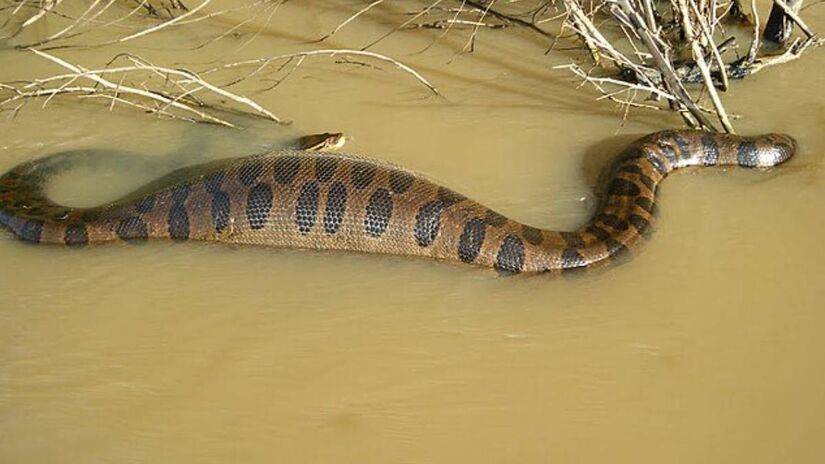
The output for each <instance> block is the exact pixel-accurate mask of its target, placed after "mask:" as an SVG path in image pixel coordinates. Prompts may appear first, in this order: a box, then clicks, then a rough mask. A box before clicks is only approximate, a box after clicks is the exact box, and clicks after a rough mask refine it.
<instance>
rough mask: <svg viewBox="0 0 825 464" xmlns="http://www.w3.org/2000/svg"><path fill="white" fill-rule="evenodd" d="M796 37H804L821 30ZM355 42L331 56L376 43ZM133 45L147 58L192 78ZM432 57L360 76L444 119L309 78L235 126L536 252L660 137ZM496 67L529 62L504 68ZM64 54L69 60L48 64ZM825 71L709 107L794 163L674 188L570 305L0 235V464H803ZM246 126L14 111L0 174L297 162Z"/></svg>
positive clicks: (539, 61) (470, 278)
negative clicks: (337, 135) (619, 155)
mask: <svg viewBox="0 0 825 464" xmlns="http://www.w3.org/2000/svg"><path fill="white" fill-rule="evenodd" d="M319 5H320V6H323V7H325V8H326V7H328V6H329V5H328V4H327V3H325V2H301V5H300V6H299V5H297V4H293V2H289V3H287V4H285V5H284V6H283V9H282V10H280V11H279V12H278V14H277V15H276V16H274V17H273V20H272V23H271V24H270V25H269V26H268V27H267V28H266V29H265V31H264V33H263V34H262V35H261V38H260V39H257V40H255V41H253V42H251V43H250V44H249V45H247V46H246V47H245V48H244V50H243V53H247V54H250V55H255V54H259V55H265V54H271V53H272V51H273V50H276V49H277V50H280V48H279V47H281V48H284V49H294V48H295V47H301V46H306V45H305V44H301V43H298V42H306V41H308V40H311V39H315V38H317V37H319V36H321V35H323V33H325V32H328V31H329V30H330V28H331V27H334V26H335V25H336V24H338V22H340V20H341V19H342V15H343V14H344V13H335V12H334V11H333V12H330V10H328V9H320V6H319ZM315 8H319V9H315ZM817 15H818V16H817ZM807 18H808V20H809V22H810V23H811V26H812V27H814V28H815V29H816V28H819V29H823V28H825V16H823V15H822V13H821V12H816V11H814V9H811V14H810V16H808V17H807ZM295 24H302V25H306V26H305V27H306V28H307V29H298V28H296V27H294V25H295ZM365 24H366V25H365V27H363V28H354V29H345V30H342V31H341V33H340V35H336V37H335V39H334V40H333V41H332V43H331V44H329V45H330V46H357V45H358V44H361V43H363V42H365V41H366V40H371V39H372V38H374V37H375V36H376V34H377V31H383V32H385V28H384V27H383V26H382V25H381V24H380V23H378V22H376V23H375V24H373V23H371V22H369V21H365ZM210 27H217V26H216V25H212V26H210ZM358 34H363V36H359V35H358ZM394 37H395V36H394ZM196 39H197V38H194V39H192V40H196ZM153 40H156V42H152V40H150V39H147V40H146V42H145V43H144V44H145V45H146V46H147V49H145V50H142V52H141V53H143V54H145V55H147V57H149V56H151V57H153V58H155V59H158V58H161V57H164V56H166V55H164V53H167V54H168V56H166V58H168V59H170V60H179V61H187V62H206V61H209V59H210V58H209V55H208V53H209V52H208V51H203V52H202V53H203V54H199V53H196V52H186V53H183V52H174V51H173V52H162V51H160V47H163V46H164V40H165V39H164V36H162V35H158V36H157V39H153ZM428 43H429V39H427V38H426V37H425V36H422V33H421V32H414V33H413V32H410V33H407V32H404V33H399V34H398V36H397V37H395V38H393V39H391V40H387V41H385V42H383V43H382V44H381V45H380V46H379V47H378V49H379V50H380V51H381V52H383V53H388V54H391V55H393V56H396V57H398V58H401V59H403V60H404V61H405V62H407V63H409V64H412V65H414V66H416V68H417V69H419V70H421V71H422V72H424V73H425V74H426V75H427V76H428V77H429V78H430V79H431V80H432V81H433V82H434V83H435V84H436V85H437V86H438V87H439V89H440V90H441V92H442V93H443V94H444V98H434V97H430V96H428V93H427V92H426V90H424V89H422V88H421V87H420V86H418V85H417V84H416V83H414V82H409V81H407V80H405V79H404V78H399V77H398V75H396V74H394V73H393V71H392V69H390V68H387V69H384V70H381V71H376V70H371V69H364V68H363V67H361V66H355V65H351V64H337V65H336V64H333V63H331V62H327V63H320V62H319V63H316V64H314V65H312V66H309V67H307V68H306V69H305V70H303V71H300V72H298V75H296V76H293V78H291V79H289V80H287V81H285V82H284V83H282V84H281V85H280V86H279V87H278V88H277V89H276V90H274V91H273V92H270V93H266V94H262V95H257V96H256V98H258V99H259V100H260V101H262V102H263V103H264V104H265V105H266V106H267V107H268V108H272V109H277V112H278V113H279V114H283V115H287V116H288V118H289V119H292V120H294V121H296V123H295V125H296V126H297V127H299V128H300V129H301V130H302V131H306V132H323V131H333V130H340V131H344V132H346V133H347V134H349V135H351V137H352V138H353V139H354V141H353V142H352V143H351V145H350V146H349V147H348V149H349V150H352V151H356V152H363V153H365V154H368V155H370V156H373V157H377V158H382V159H387V160H390V161H392V162H395V163H398V164H401V165H404V166H408V167H411V168H413V169H415V170H418V171H421V172H424V173H427V174H429V175H430V176H432V177H434V178H435V179H438V180H439V181H441V182H443V183H445V184H446V185H449V186H451V187H453V188H456V189H457V190H460V191H462V192H464V193H466V194H467V195H468V196H471V197H473V198H475V199H477V200H479V201H481V202H483V203H485V204H488V205H490V206H491V207H494V208H495V209H498V210H500V211H503V212H505V213H508V214H509V215H510V216H512V217H514V218H516V219H519V220H523V221H525V222H529V223H532V224H535V225H537V226H542V227H552V228H559V229H570V228H574V227H576V226H577V225H579V224H580V223H581V222H583V221H585V220H586V218H587V214H588V213H589V211H590V210H591V208H592V207H593V204H594V197H593V194H592V192H591V190H590V187H589V186H590V185H591V184H592V182H593V181H594V179H593V173H594V172H596V171H597V170H598V169H597V168H598V166H599V165H601V164H603V163H604V160H606V159H607V158H609V154H610V153H614V152H615V151H616V150H617V148H618V147H619V146H621V145H623V144H624V143H625V141H626V139H627V138H628V137H631V136H634V135H638V134H641V133H646V132H651V131H654V130H659V129H662V128H665V127H670V126H674V125H677V124H678V123H679V121H678V119H677V118H676V117H674V116H665V115H661V114H655V115H646V114H643V113H640V114H639V115H638V117H635V116H634V115H633V114H631V118H630V120H628V121H627V122H626V123H624V124H622V123H621V122H620V119H619V116H620V114H617V113H615V112H613V110H612V108H610V107H609V106H606V105H604V103H594V102H593V101H592V98H593V95H592V94H589V93H587V92H586V91H583V90H578V91H574V90H571V89H572V86H571V84H570V82H569V81H568V80H567V76H564V75H562V74H559V73H558V72H555V71H552V70H550V69H549V65H551V64H555V62H554V61H553V60H559V62H561V61H563V60H565V59H567V58H565V57H553V56H547V57H545V56H543V55H542V53H543V49H544V45H543V44H541V43H536V41H534V40H533V39H532V38H527V37H520V36H519V35H518V34H515V35H508V34H495V33H490V34H482V36H480V38H479V43H477V44H476V52H475V53H474V54H472V55H463V56H460V57H457V58H455V59H452V61H449V63H447V61H448V60H450V59H451V58H453V57H454V47H453V46H452V45H455V44H450V42H449V40H448V41H447V42H445V43H442V44H439V45H436V46H434V47H433V48H431V49H430V51H429V52H428V53H424V54H413V53H414V52H415V51H417V50H420V48H421V47H422V44H423V45H426V44H428ZM459 46H460V45H459ZM151 47H155V48H151ZM515 50H519V55H527V56H529V57H535V58H525V59H519V60H517V62H514V60H513V54H514V51H515ZM525 50H526V51H529V53H528V52H525ZM4 53H7V52H4ZM72 53H77V56H81V55H82V56H83V59H89V54H88V52H86V53H84V54H81V53H79V52H68V51H67V52H65V54H64V55H61V56H68V57H71V56H73V55H72ZM9 57H10V58H13V59H14V60H16V61H15V63H19V67H16V68H15V69H14V70H11V69H4V70H0V74H2V73H17V72H20V69H23V67H24V66H32V63H33V61H31V60H27V59H24V58H23V55H20V54H9ZM106 58H107V57H103V58H102V59H104V60H105V59H106ZM821 65H825V56H823V55H822V54H821V53H819V54H816V53H812V54H811V55H809V56H806V57H805V58H803V59H802V60H800V61H799V62H797V63H794V64H792V65H787V66H783V67H778V68H776V69H775V70H770V71H766V72H764V73H762V74H760V75H758V76H757V77H756V78H754V79H752V80H748V81H745V82H743V83H741V84H737V86H736V87H734V90H733V94H732V95H730V96H729V97H728V102H729V105H730V108H731V110H732V111H735V112H737V113H741V114H743V115H745V116H746V117H747V119H746V120H743V121H740V122H739V125H738V127H739V129H740V130H741V132H743V133H755V132H763V131H787V132H790V133H792V134H793V135H795V136H796V137H797V138H798V139H799V142H800V146H801V147H802V149H801V151H800V152H799V154H798V156H797V158H796V159H795V160H794V161H792V162H791V163H790V164H789V165H787V166H786V167H784V168H782V169H777V170H775V171H772V172H769V173H757V172H743V171H741V170H735V169H733V170H729V171H727V172H724V171H721V170H697V171H689V172H687V173H679V174H677V175H674V176H673V178H672V179H668V180H667V181H666V182H665V184H664V185H663V187H662V189H661V203H660V206H661V215H660V221H659V222H658V224H657V230H656V232H655V234H654V236H653V238H652V240H650V241H649V242H648V243H646V244H644V247H643V248H642V249H641V250H639V252H638V253H637V254H635V256H634V258H633V260H631V261H630V262H628V263H626V264H623V265H621V266H619V267H614V268H610V269H607V270H604V271H602V272H598V273H595V274H590V275H587V276H579V277H575V278H552V277H541V276H540V277H535V278H518V277H517V278H502V277H499V276H497V275H496V274H495V273H493V272H485V271H480V270H477V269H474V268H469V267H461V266H454V265H447V264H439V263H433V262H430V261H427V260H414V259H413V260H411V259H404V258H393V257H390V258H388V257H372V256H363V255H352V254H341V253H315V252H301V251H274V250H265V249H242V248H231V247H224V246H216V245H204V244H185V245H173V244H167V243H155V244H147V245H144V246H126V245H123V246H121V245H113V246H104V247H98V248H91V249H86V250H82V251H78V250H63V249H57V248H47V247H34V246H27V245H23V244H21V243H18V242H15V241H12V240H11V239H9V238H8V235H4V236H3V238H2V240H0V302H2V305H1V306H0V321H1V322H0V346H2V349H0V436H1V437H3V439H2V440H0V456H2V457H3V459H2V461H4V462H6V461H7V462H49V461H55V460H61V461H68V462H123V461H138V462H146V461H161V462H193V461H197V462H228V461H230V462H231V461H246V462H264V461H267V462H271V461H272V460H273V458H280V459H278V460H283V461H291V462H354V461H358V462H548V461H561V462H675V461H678V462H726V463H727V462H766V463H768V462H779V461H782V462H818V461H819V460H821V459H822V450H821V446H820V444H819V431H820V430H821V429H822V428H823V426H825V423H823V417H825V414H824V413H825V398H823V391H825V388H824V387H825V377H823V374H822V373H821V372H822V370H821V369H820V368H819V360H820V359H821V358H822V357H823V355H825V346H823V344H822V342H821V336H820V332H821V328H822V327H823V324H824V323H825V316H823V313H822V311H821V307H822V303H821V299H822V297H823V292H822V289H821V285H820V282H819V281H820V276H821V275H823V271H825V251H824V250H823V248H822V247H821V246H819V243H820V241H821V240H820V238H821V230H822V229H823V228H824V227H825V213H824V212H823V210H822V208H821V206H820V199H821V197H822V195H823V194H825V178H823V175H822V173H823V162H822V156H821V153H822V152H823V148H825V144H824V143H823V139H822V136H821V131H820V129H819V128H820V127H821V124H819V123H821V122H822V121H823V120H825V109H824V108H825V105H823V103H825V97H823V96H822V95H820V94H813V95H812V94H810V89H817V88H821V87H822V84H823V83H825V82H823V77H822V76H819V75H812V73H810V72H809V71H810V69H816V68H817V66H821ZM38 69H40V68H38ZM0 79H3V80H5V79H6V77H4V76H3V75H0ZM798 82H804V85H797V83H798ZM780 91H781V92H782V98H781V99H780V98H777V95H776V92H780ZM800 101H805V102H806V103H805V104H804V105H801V106H800V105H798V104H795V103H792V102H800ZM596 105H599V106H598V107H599V108H603V109H602V110H600V111H599V112H595V113H594V111H593V108H594V107H596ZM66 121H71V124H66ZM245 126H246V127H248V129H246V130H243V131H240V130H229V129H222V128H218V127H213V126H194V125H189V124H184V123H177V122H170V121H160V120H157V119H153V118H152V117H150V116H146V115H142V114H138V113H134V112H130V111H127V110H125V109H124V110H121V111H117V110H116V111H114V112H112V113H107V112H103V111H100V108H99V107H95V106H93V105H92V106H89V105H87V104H84V105H75V104H68V103H64V104H61V105H54V106H52V107H50V108H48V109H47V110H45V111H44V110H41V109H39V107H36V106H35V105H30V106H28V107H26V108H24V110H23V111H22V112H21V113H20V114H19V115H18V117H17V118H16V119H14V120H13V121H5V122H3V123H0V140H2V143H1V144H0V146H2V148H3V150H2V151H0V155H2V156H0V170H3V171H4V170H6V169H8V168H10V167H11V166H13V165H15V164H17V163H18V162H20V161H22V160H26V159H30V158H32V157H35V156H41V155H45V154H49V153H53V152H57V151H62V150H73V149H83V148H95V149H101V150H110V151H119V152H122V151H131V152H138V153H142V154H146V155H151V156H156V157H157V159H158V160H162V162H164V163H165V162H173V161H174V162H182V163H189V162H197V161H200V160H205V159H210V158H216V157H225V156H239V155H244V154H251V153H255V152H259V151H262V150H265V149H266V148H267V147H269V146H271V145H275V146H278V145H279V144H283V143H285V141H288V140H290V139H291V138H292V137H294V136H295V135H296V134H299V133H301V131H299V129H297V128H292V127H283V126H276V125H273V124H270V123H264V122H260V121H255V120H250V121H248V122H247V123H246V124H245ZM617 132H618V134H617ZM631 138H632V137H631ZM170 160H172V161H170ZM124 171H127V172H124ZM139 176H149V174H146V173H142V172H139V171H136V170H132V169H129V170H111V169H107V170H105V171H101V170H97V169H88V170H85V171H76V172H74V173H70V174H67V175H66V176H64V178H62V179H59V180H58V182H56V183H55V184H54V185H53V186H52V194H53V195H54V196H55V197H56V198H58V199H69V200H71V201H76V202H80V203H83V202H95V201H99V200H100V199H102V198H105V197H106V196H115V195H116V194H117V193H118V192H119V190H118V189H126V190H128V189H129V188H126V187H124V185H125V183H126V182H132V183H134V184H135V185H137V184H140V183H141V182H142V180H141V179H142V178H139Z"/></svg>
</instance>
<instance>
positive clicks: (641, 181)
mask: <svg viewBox="0 0 825 464" xmlns="http://www.w3.org/2000/svg"><path fill="white" fill-rule="evenodd" d="M795 148H796V143H795V142H794V140H793V139H792V138H791V137H788V136H786V135H780V134H768V135H761V136H756V137H741V136H735V135H724V134H710V133H706V132H700V131H692V130H672V131H664V132H658V133H654V134H650V135H648V136H645V137H643V138H641V139H639V140H637V141H636V142H634V143H632V144H631V145H630V146H629V147H628V148H627V149H626V150H625V151H624V152H622V154H621V155H620V156H619V157H618V158H617V159H616V161H615V162H614V163H613V164H612V166H611V168H610V171H609V174H610V176H609V177H608V182H607V184H606V188H605V189H604V196H603V198H602V199H601V205H600V207H599V208H598V210H597V211H596V213H595V215H594V216H593V218H592V219H591V221H590V222H589V223H587V224H586V225H585V226H583V227H582V228H580V229H578V230H576V231H572V232H556V231H550V230H540V229H536V228H533V227H530V226H528V225H526V224H522V223H519V222H517V221H514V220H511V219H508V218H506V217H504V216H502V215H501V214H499V213H497V212H495V211H493V210H491V209H489V208H487V207H485V206H483V205H481V204H479V203H477V202H475V201H473V200H470V199H468V198H466V197H464V196H462V195H460V194H458V193H456V192H454V191H452V190H450V189H447V188H445V187H442V186H439V185H436V184H434V183H432V182H431V181H429V180H427V179H425V178H423V177H421V176H418V175H416V174H415V173H412V172H409V171H406V170H403V169H399V168H394V167H390V166H387V165H384V164H380V163H376V162H372V161H369V160H365V159H359V158H352V157H346V156H341V155H335V154H327V153H318V152H303V151H284V152H277V153H268V154H263V155H258V156H253V157H247V158H237V159H231V160H222V161H218V162H213V163H208V164H205V165H199V166H194V167H189V168H184V169H182V170H179V171H176V172H173V173H171V174H169V175H167V176H164V177H162V178H160V179H158V180H156V181H154V182H152V183H150V184H148V185H147V186H145V187H143V188H141V189H140V190H138V191H137V192H135V193H134V194H132V195H128V196H126V197H124V198H123V199H121V200H118V201H115V202H113V203H110V204H107V205H103V206H99V207H94V208H70V207H66V206H62V205H58V204H55V203H54V202H52V201H51V200H49V199H48V198H47V197H46V195H45V194H44V191H43V188H44V186H45V183H46V181H47V180H48V178H49V177H51V176H52V175H54V174H56V173H57V172H60V171H62V170H64V169H67V168H68V166H67V165H68V164H69V163H67V162H65V160H61V158H60V157H59V156H57V157H54V156H53V157H47V158H44V159H40V160H34V161H30V162H27V163H24V164H21V165H19V166H17V167H15V168H13V169H12V170H11V171H9V172H7V173H6V174H4V175H3V176H2V177H0V224H2V225H5V226H6V227H7V228H8V229H10V230H11V231H12V232H13V233H14V234H15V235H16V236H17V237H18V238H20V239H22V240H25V241H27V242H32V243H54V244H62V245H68V246H74V247H81V246H86V245H89V244H98V243H103V242H111V241H118V240H121V241H126V242H135V241H143V240H147V239H150V238H151V239H171V240H174V241H187V240H204V241H215V242H225V243H232V244H249V245H262V246H270V247H282V248H308V249H326V250H351V251H360V252H367V253H384V254H393V255H411V256H427V257H431V258H436V259H440V260H447V261H454V262H463V263H471V264H475V265H479V266H485V267H494V268H496V269H499V270H502V271H506V272H513V273H519V272H523V273H538V272H546V271H555V272H561V271H568V270H576V269H582V268H587V267H590V266H593V265H595V264H598V263H606V262H609V261H610V260H611V259H612V258H614V257H615V256H617V255H618V254H620V253H622V252H624V251H625V250H627V249H628V248H629V247H631V246H633V245H634V244H636V243H637V242H638V241H639V240H640V237H641V236H642V234H643V233H644V232H645V231H646V230H647V229H648V227H649V226H650V223H651V222H652V221H653V216H654V201H655V194H656V189H657V186H658V185H659V182H660V181H661V180H662V179H664V178H665V176H667V174H668V173H670V172H671V171H673V170H675V169H678V168H683V167H688V166H717V165H718V166H722V165H738V166H742V167H746V168H761V167H770V166H775V165H777V164H780V163H782V162H784V161H786V160H787V159H789V158H790V157H791V156H792V155H793V152H794V150H795Z"/></svg>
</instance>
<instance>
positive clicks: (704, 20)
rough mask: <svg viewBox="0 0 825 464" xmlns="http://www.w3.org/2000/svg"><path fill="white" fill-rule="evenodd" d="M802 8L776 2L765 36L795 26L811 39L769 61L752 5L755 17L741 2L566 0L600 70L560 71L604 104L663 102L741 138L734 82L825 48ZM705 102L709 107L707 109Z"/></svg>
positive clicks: (698, 123)
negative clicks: (743, 32)
mask: <svg viewBox="0 0 825 464" xmlns="http://www.w3.org/2000/svg"><path fill="white" fill-rule="evenodd" d="M585 4H586V5H585ZM801 4H802V2H801V0H795V2H794V5H795V6H794V7H793V8H792V7H790V6H788V5H787V4H786V3H785V2H784V1H783V0H777V3H776V4H775V6H774V13H772V15H771V17H772V18H774V16H775V17H776V18H778V19H774V20H773V26H770V24H771V23H769V27H767V28H766V29H765V36H766V37H768V38H769V39H778V40H787V39H788V37H789V36H790V30H791V28H792V27H791V26H792V24H796V25H797V26H799V27H800V29H801V30H802V31H803V32H804V33H805V37H804V38H799V39H795V40H794V41H793V43H791V44H790V46H789V47H788V49H787V51H786V52H785V53H783V54H780V55H776V56H770V55H762V54H761V50H762V48H763V47H762V42H761V40H762V39H761V36H760V33H759V32H760V20H759V14H758V12H757V10H756V7H755V2H753V1H752V5H751V10H750V15H749V16H748V15H747V14H746V13H745V12H744V11H743V10H742V6H741V4H740V3H739V2H738V1H735V0H734V1H731V2H728V3H723V2H716V1H696V0H669V1H668V2H655V1H653V0H603V1H600V2H583V1H582V0H564V5H565V8H566V9H567V11H568V17H567V20H566V22H565V25H566V26H567V27H569V28H571V29H572V30H574V31H575V33H576V34H577V35H578V36H579V37H580V38H581V40H582V42H583V43H584V44H585V46H586V47H587V49H588V51H589V53H590V56H591V58H592V60H593V62H594V64H595V68H594V69H592V70H590V71H585V70H584V69H583V68H582V67H581V66H580V65H578V64H569V65H565V66H561V68H564V69H568V70H570V71H571V72H572V73H574V74H575V75H576V76H578V77H580V78H581V79H582V80H583V81H584V82H587V83H589V84H591V85H592V86H594V87H595V88H596V89H598V91H599V92H600V93H601V94H602V97H601V98H603V99H610V100H612V101H614V102H616V103H618V104H620V105H622V106H624V107H625V108H630V107H644V108H651V109H659V108H660V107H659V106H657V105H656V104H651V103H650V102H651V101H653V102H655V101H661V102H665V103H666V105H667V107H668V108H669V109H672V110H675V111H678V112H679V113H680V114H681V115H682V116H683V118H684V119H685V121H686V123H687V124H688V125H690V126H692V127H700V128H704V129H708V130H718V129H717V127H716V126H715V124H714V123H713V122H712V121H711V117H712V116H711V115H714V116H716V119H718V122H719V124H720V125H721V128H722V129H723V130H725V131H726V132H734V128H733V125H732V123H731V119H732V117H731V116H730V115H729V114H728V112H727V111H726V109H725V107H724V104H723V102H722V98H721V93H722V92H724V91H726V90H727V89H728V87H729V85H730V80H731V79H741V78H744V77H746V76H748V75H751V74H754V73H756V72H758V71H760V70H762V69H764V68H766V67H769V66H772V65H776V64H781V63H786V62H788V61H790V60H793V59H796V58H798V57H799V56H801V55H802V53H804V52H805V51H806V50H808V49H809V48H810V47H811V46H817V45H822V44H823V41H822V40H821V39H818V38H817V37H816V35H815V34H814V33H812V32H811V31H810V29H809V28H808V27H807V26H806V25H805V24H804V22H803V21H802V20H801V19H800V18H799V16H798V15H797V14H796V12H798V10H799V7H800V6H801ZM776 11H778V13H775V12H776ZM746 21H747V22H750V23H751V25H750V28H751V31H752V32H751V34H750V35H751V37H750V45H749V47H748V49H747V53H745V54H743V55H740V54H738V53H736V47H735V43H736V37H735V35H733V33H732V32H733V31H734V30H735V29H736V28H740V27H743V26H742V24H743V22H746ZM599 23H601V25H600V26H597V24H599ZM726 26H727V27H729V28H730V29H731V31H727V30H726V29H725V27H726ZM617 29H618V31H617ZM603 31H604V32H603ZM607 37H614V38H613V39H612V40H611V39H608V38H607ZM691 86H692V87H694V91H693V92H691V89H690V88H691ZM697 86H698V87H699V91H696V90H695V87H697ZM705 100H709V101H710V103H709V104H710V107H705V106H703V101H705Z"/></svg>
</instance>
